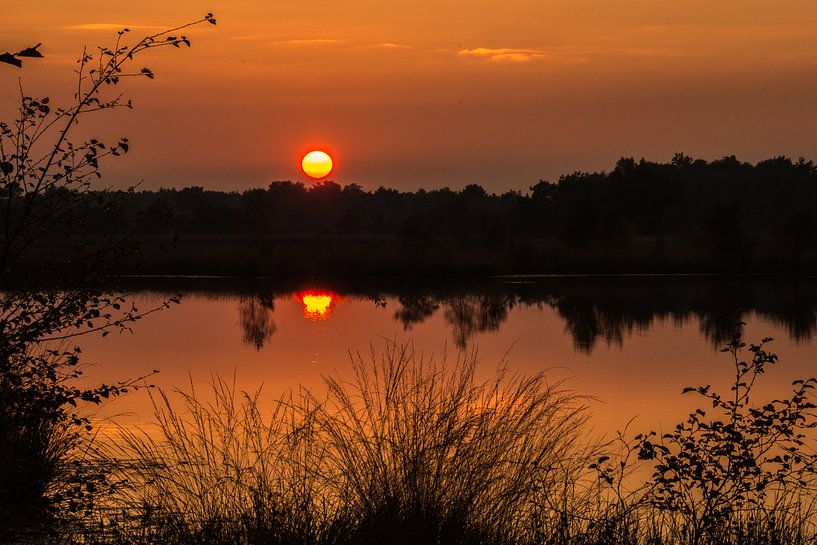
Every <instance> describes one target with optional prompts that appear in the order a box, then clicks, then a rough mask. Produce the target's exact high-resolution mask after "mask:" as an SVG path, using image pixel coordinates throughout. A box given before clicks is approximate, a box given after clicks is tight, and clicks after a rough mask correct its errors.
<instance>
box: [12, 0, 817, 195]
mask: <svg viewBox="0 0 817 545" xmlns="http://www.w3.org/2000/svg"><path fill="white" fill-rule="evenodd" d="M2 8H3V9H2V14H3V17H2V19H0V53H2V52H4V51H7V50H8V51H16V50H18V49H22V48H23V47H27V46H30V45H33V44H35V43H37V42H43V46H42V48H41V49H42V51H43V52H44V53H45V54H46V58H45V59H42V60H27V61H26V63H25V65H24V69H23V70H22V71H21V70H17V69H16V68H14V67H12V66H9V65H0V119H6V120H8V119H9V117H10V112H11V111H12V109H13V107H14V105H15V102H16V100H17V98H16V97H17V93H18V90H17V89H18V79H17V78H18V76H21V77H22V82H23V85H24V87H25V90H26V92H27V93H30V94H34V95H50V96H52V97H53V98H54V99H60V98H62V99H68V98H70V92H71V91H70V89H71V88H72V82H73V79H72V78H73V73H72V70H73V67H74V66H75V65H74V59H75V58H76V57H77V56H78V54H79V53H80V52H81V50H82V46H83V45H88V46H92V47H93V46H95V45H97V44H109V43H110V42H111V40H112V38H113V37H114V36H115V31H116V30H117V29H118V28H120V27H123V26H128V27H130V28H131V29H133V35H134V37H136V36H137V35H141V34H145V33H152V32H156V31H158V30H161V29H163V28H165V27H168V26H173V25H175V24H178V23H182V22H186V21H188V20H193V19H196V18H198V17H200V16H202V15H203V14H204V13H206V12H207V11H212V12H213V13H214V14H215V15H216V17H217V19H218V26H216V27H213V26H210V25H203V26H201V27H197V28H195V29H192V30H191V31H190V32H189V33H188V35H189V37H190V38H191V39H192V41H193V48H192V49H191V50H189V51H176V50H171V48H167V49H163V50H160V51H155V52H152V53H149V54H148V56H146V57H144V58H143V59H142V60H141V61H140V63H139V64H140V66H141V65H145V66H149V67H150V68H151V69H153V70H154V72H156V75H157V77H156V80H154V81H141V80H140V81H135V80H134V81H129V82H127V83H126V85H124V86H123V87H122V91H124V92H126V93H127V94H128V95H130V96H131V97H133V99H134V103H135V106H136V108H135V110H133V111H127V112H125V111H123V112H119V113H113V114H110V113H103V115H102V116H101V117H98V118H97V120H96V121H94V122H93V123H90V124H85V125H84V129H83V130H85V131H90V130H91V129H93V131H94V134H99V135H103V136H108V137H109V138H110V139H111V140H113V139H116V138H118V137H119V136H128V137H129V138H130V141H131V143H132V147H133V150H132V153H130V154H128V156H127V157H126V158H124V159H122V160H119V161H118V162H117V163H115V164H109V165H108V166H107V167H106V168H105V171H104V172H105V174H106V176H105V178H103V180H104V181H105V182H106V183H108V184H109V185H112V186H126V185H128V184H132V183H135V182H138V181H140V180H144V182H143V185H142V187H145V188H157V187H160V186H164V187H169V186H176V187H181V186H188V185H203V186H205V187H208V188H213V189H231V190H232V189H236V190H240V189H245V188H248V187H258V186H265V185H266V184H268V183H269V182H270V181H273V180H287V179H291V180H303V181H306V176H304V175H303V174H302V173H301V171H300V156H301V154H302V152H304V151H308V149H310V148H313V147H317V148H322V147H325V148H327V149H328V150H330V151H332V152H333V157H334V159H335V170H334V172H333V173H332V176H331V178H332V179H334V180H336V181H338V182H339V183H352V182H356V183H359V184H361V185H362V186H364V188H366V189H374V188H376V187H378V186H380V185H384V186H390V187H396V188H399V189H416V188H418V187H425V188H434V187H440V186H446V185H447V186H450V187H453V188H459V187H462V186H463V185H465V184H468V183H479V184H482V185H483V186H484V187H486V188H488V189H489V190H492V191H503V190H507V189H520V190H526V189H527V188H528V187H529V186H531V185H533V184H535V183H536V182H537V181H538V180H539V179H542V178H548V179H556V178H557V177H558V175H559V174H562V173H565V172H569V171H573V170H596V169H610V168H611V167H612V165H613V164H614V163H615V161H616V159H617V158H618V157H620V156H624V155H626V156H635V157H642V156H644V157H646V158H649V159H654V160H668V159H670V158H671V157H672V155H673V153H674V152H677V151H683V152H685V153H687V154H690V155H693V156H696V157H704V158H707V159H711V158H716V157H719V156H722V155H726V154H735V155H737V156H738V157H739V158H741V159H744V160H749V161H755V160H758V159H762V158H766V157H769V156H772V155H778V154H785V155H790V156H793V157H799V156H806V157H808V158H813V159H817V2H815V1H814V0H776V1H773V0H734V1H733V0H714V1H713V0H706V1H702V0H684V1H680V0H677V1H669V0H615V1H611V0H502V1H499V0H472V1H470V2H462V1H456V2H455V1H452V0H434V1H426V0H417V1H413V2H399V3H398V2H390V1H383V0H377V1H375V0H357V1H343V2H338V1H329V0H299V1H297V2H295V1H290V2H283V1H269V0H212V1H211V2H202V1H200V0H195V1H193V0H174V1H173V2H168V1H166V0H165V1H161V2H160V1H155V0H144V1H141V2H120V3H115V2H113V3H112V2H108V1H105V2H103V1H98V0H85V1H81V2H80V1H73V2H69V1H60V0H3V6H2Z"/></svg>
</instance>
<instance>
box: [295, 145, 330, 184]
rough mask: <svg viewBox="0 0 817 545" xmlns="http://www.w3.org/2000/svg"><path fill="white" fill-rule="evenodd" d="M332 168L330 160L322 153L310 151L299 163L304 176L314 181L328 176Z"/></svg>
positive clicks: (327, 155) (326, 154)
mask: <svg viewBox="0 0 817 545" xmlns="http://www.w3.org/2000/svg"><path fill="white" fill-rule="evenodd" d="M333 167H334V164H333V163H332V158H331V157H329V154H328V153H326V152H324V151H310V152H309V153H307V154H306V155H304V158H303V160H302V161H301V168H302V169H303V171H304V174H306V175H307V176H309V177H310V178H314V179H316V180H320V179H321V178H326V177H327V176H329V173H330V172H332V168H333Z"/></svg>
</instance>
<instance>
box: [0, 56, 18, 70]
mask: <svg viewBox="0 0 817 545" xmlns="http://www.w3.org/2000/svg"><path fill="white" fill-rule="evenodd" d="M0 62H4V63H6V64H12V65H14V66H16V67H17V68H22V66H23V61H21V60H20V59H18V58H16V57H15V56H14V55H12V54H11V53H3V54H2V55H0Z"/></svg>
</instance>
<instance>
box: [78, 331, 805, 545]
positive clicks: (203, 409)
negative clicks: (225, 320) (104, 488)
mask: <svg viewBox="0 0 817 545" xmlns="http://www.w3.org/2000/svg"><path fill="white" fill-rule="evenodd" d="M768 341H770V339H764V341H763V343H761V344H759V345H751V346H748V347H747V346H745V345H744V344H743V343H742V342H741V341H740V340H739V339H737V338H735V339H733V340H732V341H730V342H729V343H728V345H727V346H726V347H725V348H724V352H726V353H728V354H729V355H730V359H731V363H732V365H733V368H734V371H735V375H734V376H735V378H734V383H733V385H732V387H731V390H730V391H729V392H728V393H725V394H723V395H721V394H720V393H718V392H715V391H713V390H712V389H711V388H710V387H709V386H701V387H689V388H686V389H685V390H684V393H693V394H695V395H698V396H700V397H701V405H700V408H698V409H696V410H695V411H694V412H692V413H691V414H690V415H689V417H688V418H687V420H685V421H683V422H680V423H679V424H678V425H677V426H675V427H674V428H673V429H672V431H670V432H668V433H664V434H661V435H659V434H657V433H655V432H649V433H646V434H637V435H629V433H628V432H626V431H625V432H622V433H621V435H620V437H619V439H617V440H615V441H613V442H610V443H599V444H593V443H589V444H588V442H587V440H586V438H585V437H584V435H583V430H584V427H583V422H584V420H585V419H586V417H587V413H586V411H585V409H584V407H583V403H584V400H583V399H582V398H581V397H580V396H576V395H575V394H573V393H571V392H569V391H567V390H565V389H563V387H562V385H560V384H551V383H548V381H547V379H546V378H545V377H544V376H543V375H541V374H540V375H534V376H516V375H513V374H511V373H509V372H508V371H507V368H506V367H505V366H500V368H499V371H498V373H497V375H496V377H495V378H494V379H491V380H488V381H485V382H481V381H479V380H477V379H476V378H475V375H474V370H475V366H476V360H475V357H474V354H473V353H470V354H461V355H460V356H459V357H458V358H457V359H456V361H448V362H446V359H445V358H443V359H440V360H435V359H433V358H431V359H429V358H428V357H424V356H422V355H420V354H418V353H415V352H414V351H413V349H412V348H411V346H407V345H395V344H392V343H387V344H386V346H385V347H384V348H383V349H381V350H375V349H373V350H372V353H371V354H370V355H367V356H360V355H354V356H353V360H352V363H353V369H354V377H353V378H352V379H348V378H343V379H341V378H340V377H337V378H336V377H328V378H327V379H326V391H325V392H310V391H304V390H301V391H300V392H298V393H294V394H288V395H285V396H284V397H282V398H280V399H279V400H277V401H273V402H272V403H271V406H270V404H269V403H267V402H265V401H264V398H263V396H262V395H261V392H260V390H259V391H258V392H255V393H251V394H246V393H239V392H236V391H235V388H234V386H231V385H230V383H226V382H224V381H222V380H219V379H215V380H214V383H213V391H212V392H209V393H208V392H196V391H194V390H188V391H178V392H176V393H175V394H171V393H161V395H159V396H157V397H156V398H154V401H155V407H156V418H157V421H158V424H159V433H158V434H156V433H153V434H150V433H147V432H144V431H141V432H140V431H136V432H134V431H132V430H123V435H122V437H121V438H118V439H117V440H116V441H115V442H114V443H113V445H112V450H111V451H110V456H112V457H113V458H114V459H122V458H125V459H128V460H130V461H131V463H129V464H128V465H127V466H122V467H121V469H122V471H123V473H124V474H125V475H124V476H125V478H126V479H127V480H128V481H129V482H130V483H131V486H128V487H123V488H122V489H120V490H119V491H118V493H119V494H121V497H117V499H116V501H117V502H118V504H119V505H129V506H131V508H130V509H124V510H121V511H120V512H119V514H118V515H117V516H115V517H112V518H108V519H107V521H106V523H105V524H104V525H103V526H101V527H99V528H98V529H97V530H96V531H94V532H93V533H89V534H86V540H87V542H91V543H121V542H127V543H157V542H160V543H168V544H188V543H191V544H192V543H204V542H206V543H212V544H220V543H224V544H227V543H230V544H232V543H246V544H278V543H280V544H284V543H287V544H337V545H346V544H348V545H353V544H355V545H357V544H369V543H371V544H375V543H377V544H381V543H385V544H395V545H403V544H406V545H408V544H419V545H425V544H429V545H430V544H469V545H470V544H491V545H505V544H507V545H510V544H515V545H527V544H531V545H533V544H583V545H609V544H622V545H624V544H628V545H637V544H645V545H646V544H651V545H663V544H667V545H669V544H689V545H703V544H707V545H716V544H717V545H727V544H729V545H733V544H734V545H737V544H751V545H754V544H756V545H760V544H770V543H775V544H781V545H782V544H806V543H813V541H814V539H815V537H817V527H815V519H814V516H815V514H817V513H815V511H814V507H815V503H814V500H815V498H814V495H813V493H814V485H815V484H817V483H815V479H814V477H815V463H816V462H817V459H815V455H814V452H813V450H812V449H811V448H810V447H809V444H810V443H811V442H812V441H813V439H814V437H813V435H808V434H810V433H812V432H811V430H813V428H814V427H815V425H817V420H815V414H814V409H815V405H814V403H813V389H814V385H815V383H817V381H816V380H815V379H807V380H798V381H795V382H794V384H793V387H792V392H791V394H790V395H789V396H788V397H783V398H780V399H775V400H771V401H761V402H758V400H756V399H754V397H753V395H752V394H753V390H754V388H755V385H756V383H757V380H759V379H760V378H761V377H762V375H763V373H764V371H765V370H766V368H767V367H769V366H772V365H776V364H777V357H776V355H774V354H773V353H770V352H768V351H767V350H766V348H765V343H767V342H768ZM747 355H748V358H746V357H745V356H747ZM265 407H266V409H265ZM807 443H808V444H807Z"/></svg>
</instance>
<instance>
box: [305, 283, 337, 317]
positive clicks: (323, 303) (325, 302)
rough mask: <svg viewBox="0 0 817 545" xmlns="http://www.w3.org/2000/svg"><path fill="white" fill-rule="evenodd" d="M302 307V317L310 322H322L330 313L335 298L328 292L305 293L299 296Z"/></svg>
mask: <svg viewBox="0 0 817 545" xmlns="http://www.w3.org/2000/svg"><path fill="white" fill-rule="evenodd" d="M300 298H301V302H302V303H303V305H304V317H305V318H309V319H310V320H322V319H324V318H327V317H328V316H329V313H330V312H332V306H333V304H334V303H335V301H336V300H337V296H336V295H335V294H334V293H332V292H329V291H314V290H313V291H305V292H303V293H301V295H300Z"/></svg>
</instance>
